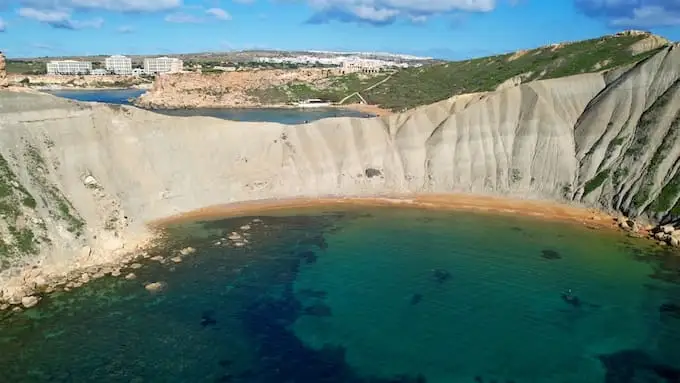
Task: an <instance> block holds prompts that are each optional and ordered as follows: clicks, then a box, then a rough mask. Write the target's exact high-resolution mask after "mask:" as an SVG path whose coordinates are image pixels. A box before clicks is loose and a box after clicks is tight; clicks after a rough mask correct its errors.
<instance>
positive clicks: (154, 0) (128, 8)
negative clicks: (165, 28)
mask: <svg viewBox="0 0 680 383" xmlns="http://www.w3.org/2000/svg"><path fill="white" fill-rule="evenodd" d="M21 3H22V4H24V5H25V6H26V7H30V8H36V9H103V10H107V11H113V12H158V11H167V10H171V9H176V8H179V7H180V6H182V0H21Z"/></svg>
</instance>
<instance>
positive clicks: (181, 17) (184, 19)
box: [165, 12, 204, 24]
mask: <svg viewBox="0 0 680 383" xmlns="http://www.w3.org/2000/svg"><path fill="white" fill-rule="evenodd" d="M165 21H167V22H169V23H177V24H198V23H202V22H204V20H203V19H201V18H200V17H196V16H194V15H190V14H188V13H184V12H175V13H171V14H169V15H167V16H165Z"/></svg>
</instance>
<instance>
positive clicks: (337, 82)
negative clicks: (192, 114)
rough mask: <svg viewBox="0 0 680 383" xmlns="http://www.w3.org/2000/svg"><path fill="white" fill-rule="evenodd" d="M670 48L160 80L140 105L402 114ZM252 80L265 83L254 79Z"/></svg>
mask: <svg viewBox="0 0 680 383" xmlns="http://www.w3.org/2000/svg"><path fill="white" fill-rule="evenodd" d="M668 44H669V42H668V41H667V40H666V39H664V38H661V37H659V36H655V35H652V34H649V33H644V32H635V31H628V32H621V33H619V34H616V35H610V36H603V37H600V38H596V39H591V40H585V41H577V42H572V43H563V44H554V45H550V46H546V47H540V48H536V49H532V50H527V51H519V52H514V53H509V54H505V55H497V56H491V57H484V58H479V59H474V60H465V61H457V62H448V63H438V64H432V65H425V66H422V67H414V68H409V69H403V70H398V71H396V70H390V71H384V72H379V73H372V74H363V73H350V74H340V71H338V70H332V69H305V70H298V71H294V70H288V71H282V70H278V71H277V70H269V71H267V70H262V71H248V72H236V73H234V72H232V73H219V74H217V73H211V74H208V73H204V74H202V75H200V74H181V75H172V76H163V77H161V78H160V79H159V80H158V84H157V86H156V87H155V89H154V90H153V91H152V92H149V93H148V94H146V95H145V96H144V97H143V100H140V103H139V105H140V106H145V107H158V108H168V107H170V108H175V107H187V106H190V107H234V106H237V107H238V106H271V105H281V104H288V103H291V102H295V101H300V100H304V99H307V98H321V99H326V100H329V101H332V102H340V101H344V103H356V102H359V101H362V100H361V98H360V97H359V96H361V97H363V99H364V100H365V101H366V102H367V103H369V104H372V105H378V106H380V107H381V108H382V109H386V110H391V111H403V110H406V109H410V108H414V107H417V106H422V105H428V104H431V103H434V102H437V101H441V100H445V99H447V98H449V97H451V96H455V95H460V94H466V93H476V92H487V91H492V90H495V89H496V88H498V87H499V86H505V87H511V86H516V85H518V84H521V83H526V82H531V81H536V80H545V79H551V78H559V77H566V76H572V75H576V74H583V73H595V72H602V71H604V72H606V71H611V70H613V69H615V68H621V67H627V66H631V65H634V64H635V63H638V62H641V61H644V60H645V59H647V58H649V57H651V56H653V55H654V54H655V53H656V52H658V51H659V50H660V49H663V47H665V46H667V45H668ZM312 72H314V74H313V75H310V74H309V73H312ZM284 73H286V74H284ZM251 78H252V79H259V78H262V79H266V80H265V81H261V80H256V81H252V80H250V79H251ZM383 80H384V81H383ZM357 94H358V95H357ZM236 101H238V102H236Z"/></svg>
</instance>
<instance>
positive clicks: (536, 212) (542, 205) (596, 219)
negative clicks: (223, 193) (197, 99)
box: [149, 194, 617, 229]
mask: <svg viewBox="0 0 680 383" xmlns="http://www.w3.org/2000/svg"><path fill="white" fill-rule="evenodd" d="M362 206H370V207H380V206H399V207H410V208H418V209H436V210H442V209H444V210H465V211H480V212H489V213H497V214H510V215H518V214H519V215H522V216H531V217H536V218H541V219H548V220H559V221H568V222H574V223H580V224H583V225H586V226H588V227H590V228H598V229H599V228H609V229H616V228H617V225H616V220H615V218H614V217H612V216H611V215H608V214H606V213H604V212H601V211H598V210H596V209H589V208H585V207H577V206H571V205H566V204H559V203H555V202H547V201H539V200H522V199H511V198H504V197H490V196H477V195H469V194H427V195H412V196H385V197H356V198H339V197H327V198H299V199H282V200H260V201H252V202H247V203H235V204H226V205H218V206H209V207H206V208H203V209H199V210H195V211H191V212H187V213H183V214H179V215H176V216H171V217H167V218H164V219H161V220H157V221H154V222H150V223H149V224H150V226H152V227H162V226H164V225H168V224H175V223H181V222H189V221H194V220H199V219H201V220H211V219H221V218H226V217H238V216H245V215H255V214H262V213H277V212H283V211H290V210H292V209H298V210H300V211H301V212H304V211H305V210H314V209H319V208H351V207H362Z"/></svg>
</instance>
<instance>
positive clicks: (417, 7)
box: [308, 0, 513, 24]
mask: <svg viewBox="0 0 680 383" xmlns="http://www.w3.org/2000/svg"><path fill="white" fill-rule="evenodd" d="M507 1H513V0H507ZM308 2H309V4H310V6H311V7H312V8H313V9H314V10H315V11H316V14H315V16H313V17H312V22H317V23H320V22H327V21H330V20H332V19H336V20H340V21H359V22H366V23H370V24H388V23H390V22H392V21H394V20H395V19H396V18H397V17H402V16H403V17H405V18H407V19H409V20H411V21H414V20H422V21H424V20H426V19H427V17H429V16H432V15H436V14H443V13H452V12H490V11H493V10H494V9H495V8H496V5H497V4H496V3H497V0H308Z"/></svg>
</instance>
